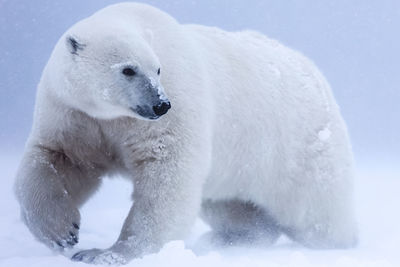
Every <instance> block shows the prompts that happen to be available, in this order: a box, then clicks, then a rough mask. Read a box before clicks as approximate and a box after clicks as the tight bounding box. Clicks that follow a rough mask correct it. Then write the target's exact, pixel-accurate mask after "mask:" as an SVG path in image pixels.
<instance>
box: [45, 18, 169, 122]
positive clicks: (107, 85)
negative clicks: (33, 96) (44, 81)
mask: <svg viewBox="0 0 400 267" xmlns="http://www.w3.org/2000/svg"><path fill="white" fill-rule="evenodd" d="M81 24H82V25H79V24H78V25H75V26H74V27H73V28H71V29H70V30H69V31H68V32H67V33H66V34H64V36H63V37H62V38H61V40H60V41H59V44H58V45H57V47H56V49H55V51H54V52H53V55H52V59H53V60H52V64H50V65H51V66H50V67H49V68H51V72H52V75H53V76H54V77H55V79H56V80H55V81H56V82H57V83H58V85H56V86H53V87H60V86H61V89H56V90H55V91H56V95H57V96H59V97H60V98H61V100H62V101H65V102H66V103H68V104H69V105H71V106H73V107H75V108H77V109H79V110H81V111H84V112H86V113H87V114H89V115H90V116H93V117H97V118H103V119H109V118H115V117H119V116H131V117H135V118H139V119H145V120H156V119H158V118H159V117H161V116H162V115H164V114H165V113H167V111H168V110H169V108H170V107H171V104H170V102H169V100H168V98H167V96H166V93H165V91H164V88H163V86H162V85H161V82H160V76H161V71H162V69H161V65H160V62H159V59H158V58H157V56H156V54H155V53H154V51H153V49H152V48H151V41H150V40H149V38H146V36H145V35H146V34H142V33H140V32H139V31H137V30H135V29H133V28H129V27H126V26H124V27H121V26H120V25H113V27H106V28H104V27H101V26H99V25H96V23H93V22H90V23H88V22H86V23H85V22H82V23H81ZM147 35H149V34H148V33H147ZM53 81H54V80H53Z"/></svg>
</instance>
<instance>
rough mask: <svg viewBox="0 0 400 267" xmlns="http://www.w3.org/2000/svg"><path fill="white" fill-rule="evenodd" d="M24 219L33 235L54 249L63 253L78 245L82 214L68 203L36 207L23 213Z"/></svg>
mask: <svg viewBox="0 0 400 267" xmlns="http://www.w3.org/2000/svg"><path fill="white" fill-rule="evenodd" d="M22 218H23V220H24V221H25V223H26V225H27V226H28V228H29V230H30V231H31V232H32V233H33V235H34V236H35V237H36V238H37V239H39V240H40V241H41V242H43V243H45V244H46V245H47V246H48V247H50V248H52V249H55V250H59V251H60V250H61V251H62V250H64V249H65V248H72V247H73V246H74V245H75V244H77V243H78V239H79V222H80V214H79V211H78V209H77V208H75V207H73V206H72V205H68V203H52V206H49V205H47V207H43V206H42V207H36V209H31V210H29V211H26V212H23V213H22Z"/></svg>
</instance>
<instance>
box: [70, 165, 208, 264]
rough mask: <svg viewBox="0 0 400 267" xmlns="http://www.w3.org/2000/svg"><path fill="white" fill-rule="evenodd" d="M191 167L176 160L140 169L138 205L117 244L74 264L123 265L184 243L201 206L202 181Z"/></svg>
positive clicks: (88, 252) (90, 252) (80, 257)
mask: <svg viewBox="0 0 400 267" xmlns="http://www.w3.org/2000/svg"><path fill="white" fill-rule="evenodd" d="M183 160H186V158H183ZM192 162H193V163H198V161H192ZM188 167H189V166H188V164H187V162H186V161H184V162H180V161H179V160H176V159H175V158H174V159H173V160H171V162H168V161H160V162H158V161H152V162H148V163H143V165H142V166H140V168H137V169H136V176H137V178H136V179H135V188H134V194H133V200H134V203H133V205H132V208H131V210H130V211H129V214H128V217H127V218H126V220H125V222H124V225H123V227H122V230H121V234H120V236H119V238H118V240H117V242H116V243H115V244H114V245H113V246H111V247H110V248H109V249H91V250H84V251H80V252H78V253H76V254H75V255H74V256H73V257H72V260H75V261H83V262H87V263H96V264H123V263H126V262H127V261H129V260H131V259H133V258H137V257H141V256H143V255H144V254H148V253H154V252H157V251H159V250H160V249H161V247H162V246H163V245H164V244H165V243H166V242H168V241H171V240H177V239H183V238H184V237H185V235H186V234H187V233H188V232H189V231H190V228H191V226H192V225H193V223H194V221H195V219H196V217H197V214H198V211H199V209H200V204H201V184H202V177H201V175H200V177H198V175H199V173H198V172H195V171H193V170H194V168H193V167H189V168H190V169H189V168H188ZM186 168H188V169H186ZM198 168H200V170H202V169H204V168H201V167H198ZM194 173H195V174H194Z"/></svg>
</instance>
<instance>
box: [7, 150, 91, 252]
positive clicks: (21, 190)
mask: <svg viewBox="0 0 400 267" xmlns="http://www.w3.org/2000/svg"><path fill="white" fill-rule="evenodd" d="M90 178H92V179H90ZM98 185H99V179H94V177H89V172H88V171H87V170H86V169H85V168H84V167H83V166H79V167H78V166H74V165H73V164H72V163H71V161H70V160H69V159H68V158H67V157H66V156H65V155H63V154H62V153H59V152H55V151H52V150H49V149H46V148H44V147H41V146H32V147H30V148H27V150H26V152H25V154H24V158H23V160H22V162H21V165H20V167H19V170H18V173H17V177H16V183H15V191H16V195H17V198H18V200H19V203H20V205H21V216H22V219H23V221H24V222H25V224H26V225H27V226H28V228H29V230H30V231H31V232H32V234H33V235H34V236H35V237H36V238H37V239H39V240H40V241H41V242H43V243H45V244H46V245H47V246H49V247H50V248H52V249H57V250H63V249H64V248H68V247H72V246H74V245H75V244H76V243H77V242H78V232H79V224H80V214H79V211H78V205H79V204H80V203H81V202H82V201H84V200H85V199H86V198H87V197H88V195H89V193H90V192H93V191H94V190H95V188H97V186H98Z"/></svg>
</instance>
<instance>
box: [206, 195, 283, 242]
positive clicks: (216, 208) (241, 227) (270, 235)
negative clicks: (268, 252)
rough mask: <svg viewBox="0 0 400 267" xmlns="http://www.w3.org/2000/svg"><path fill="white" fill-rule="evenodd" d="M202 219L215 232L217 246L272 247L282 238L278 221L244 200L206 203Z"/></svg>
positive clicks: (214, 237) (213, 236)
mask: <svg viewBox="0 0 400 267" xmlns="http://www.w3.org/2000/svg"><path fill="white" fill-rule="evenodd" d="M201 217H202V218H203V219H204V220H205V221H206V222H207V223H208V224H210V226H211V228H212V230H213V231H212V233H211V235H212V237H211V241H212V242H215V243H217V245H240V244H263V245H270V244H272V243H273V242H275V241H276V239H277V238H278V237H279V236H280V230H279V227H278V225H277V224H276V222H275V220H274V219H273V218H272V217H271V216H269V215H268V213H267V212H266V211H265V210H263V209H262V208H260V207H257V206H256V205H255V204H253V203H251V202H244V201H241V200H237V199H234V200H218V201H212V200H205V201H203V203H202V212H201Z"/></svg>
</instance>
